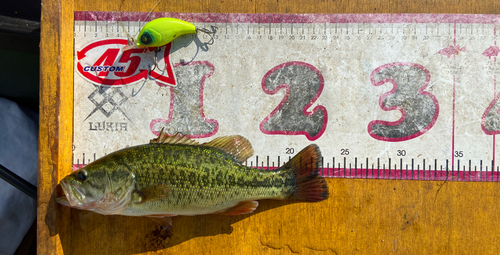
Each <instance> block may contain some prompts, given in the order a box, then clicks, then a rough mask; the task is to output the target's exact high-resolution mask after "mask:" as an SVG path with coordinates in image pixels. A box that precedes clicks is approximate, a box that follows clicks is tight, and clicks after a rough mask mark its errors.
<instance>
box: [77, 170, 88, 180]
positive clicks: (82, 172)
mask: <svg viewBox="0 0 500 255" xmlns="http://www.w3.org/2000/svg"><path fill="white" fill-rule="evenodd" d="M76 179H78V180H79V181H82V182H83V181H85V180H87V171H85V169H82V170H80V171H79V172H78V173H77V174H76Z"/></svg>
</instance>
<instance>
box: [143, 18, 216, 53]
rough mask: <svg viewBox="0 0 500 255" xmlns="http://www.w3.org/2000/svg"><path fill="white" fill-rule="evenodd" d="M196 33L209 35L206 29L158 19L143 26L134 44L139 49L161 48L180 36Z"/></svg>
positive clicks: (174, 20)
mask: <svg viewBox="0 0 500 255" xmlns="http://www.w3.org/2000/svg"><path fill="white" fill-rule="evenodd" d="M198 31H201V32H204V33H207V34H211V32H210V31H209V30H207V29H204V28H196V27H195V26H194V25H193V24H191V23H189V22H186V21H183V20H180V19H175V18H158V19H155V20H152V21H150V22H148V23H146V25H144V27H143V28H142V29H141V31H140V32H139V35H138V36H137V41H136V43H137V46H138V47H140V48H144V47H161V46H164V45H166V44H168V43H169V42H171V41H173V40H174V39H175V38H177V37H179V36H181V35H185V34H196V33H197V32H198ZM211 41H212V40H211Z"/></svg>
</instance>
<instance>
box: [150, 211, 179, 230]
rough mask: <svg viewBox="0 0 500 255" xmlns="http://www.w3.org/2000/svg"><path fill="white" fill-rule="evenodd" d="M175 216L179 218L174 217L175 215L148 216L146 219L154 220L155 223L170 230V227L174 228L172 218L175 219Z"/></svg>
mask: <svg viewBox="0 0 500 255" xmlns="http://www.w3.org/2000/svg"><path fill="white" fill-rule="evenodd" d="M173 216H177V215H173V214H166V215H148V216H146V217H148V218H150V219H152V220H153V221H154V222H156V223H158V224H160V225H162V226H163V227H165V228H166V229H169V228H170V227H172V218H170V217H173Z"/></svg>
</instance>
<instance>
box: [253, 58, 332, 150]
mask: <svg viewBox="0 0 500 255" xmlns="http://www.w3.org/2000/svg"><path fill="white" fill-rule="evenodd" d="M323 86H324V79H323V75H321V73H320V71H319V70H318V69H317V68H315V67H314V66H312V65H310V64H307V63H304V62H298V61H294V62H287V63H284V64H281V65H278V66H276V67H274V68H272V69H271V70H270V71H268V72H267V73H266V74H265V75H264V78H263V79H262V89H263V90H264V92H265V93H267V94H269V95H274V94H275V93H277V92H278V91H279V90H280V89H283V88H284V89H285V90H286V92H285V97H284V98H283V100H281V102H280V104H279V105H278V107H276V108H275V109H274V110H273V111H272V112H271V114H269V115H268V116H267V117H266V118H265V119H264V120H263V121H262V122H261V123H260V130H261V131H262V132H263V133H265V134H281V135H305V136H306V137H307V139H309V140H310V141H313V140H316V139H318V138H319V137H320V136H321V135H322V134H323V132H324V131H325V128H326V123H327V119H328V116H327V111H326V108H325V107H324V106H322V105H318V106H316V107H314V109H312V111H308V109H309V108H310V107H311V105H312V104H313V103H314V102H315V101H316V100H317V99H318V97H319V96H320V95H321V92H322V90H323Z"/></svg>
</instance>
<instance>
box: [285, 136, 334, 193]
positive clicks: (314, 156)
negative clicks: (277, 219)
mask: <svg viewBox="0 0 500 255" xmlns="http://www.w3.org/2000/svg"><path fill="white" fill-rule="evenodd" d="M320 160H321V152H320V150H319V147H318V146H317V145H316V144H311V145H309V146H307V147H305V148H304V149H302V151H300V152H299V153H298V154H297V155H295V157H293V158H292V159H291V160H290V161H289V162H287V163H286V164H285V166H284V167H286V168H290V169H292V172H295V182H296V188H295V190H294V191H293V193H292V194H291V196H290V197H289V199H290V200H300V201H307V202H319V201H322V200H325V199H327V198H328V195H329V192H328V186H327V184H326V181H325V178H323V177H321V176H319V173H318V171H319V169H318V163H319V162H320Z"/></svg>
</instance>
